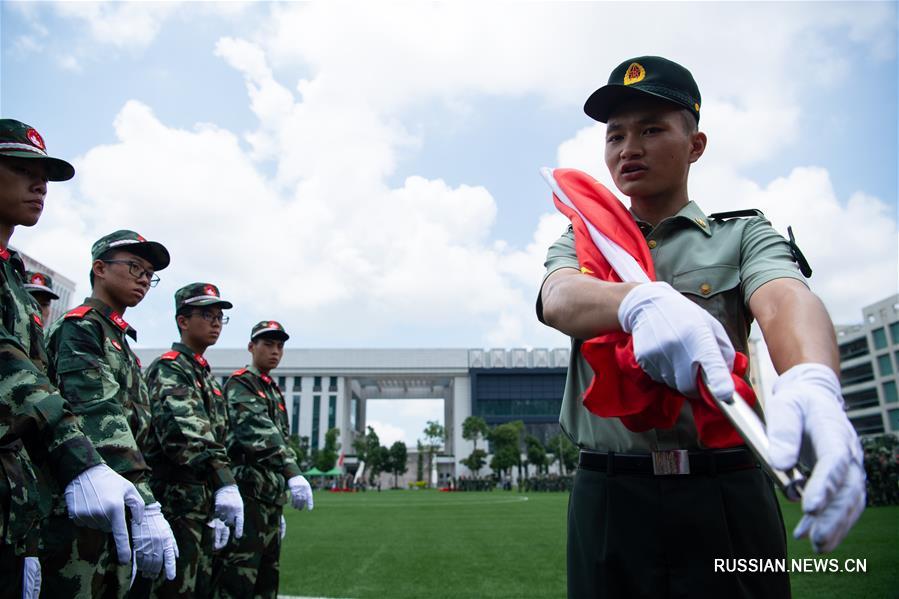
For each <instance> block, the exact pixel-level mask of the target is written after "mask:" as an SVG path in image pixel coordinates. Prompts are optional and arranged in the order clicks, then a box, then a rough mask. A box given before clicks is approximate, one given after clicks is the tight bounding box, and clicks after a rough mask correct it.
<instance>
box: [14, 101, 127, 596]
mask: <svg viewBox="0 0 899 599" xmlns="http://www.w3.org/2000/svg"><path fill="white" fill-rule="evenodd" d="M74 174H75V170H74V169H73V168H72V166H71V165H70V164H69V163H67V162H65V161H63V160H60V159H58V158H51V157H49V156H47V151H46V147H45V146H44V141H43V139H42V138H41V136H40V134H39V133H38V132H37V131H35V130H34V129H33V128H31V127H29V126H28V125H26V124H24V123H21V122H19V121H15V120H12V119H0V580H2V581H3V584H2V585H0V597H4V598H5V597H16V598H17V599H18V598H19V597H28V598H32V597H37V595H38V593H39V591H40V579H41V569H40V566H39V563H38V560H37V555H38V553H37V544H38V540H39V535H38V529H37V526H38V522H39V521H40V520H41V518H42V517H44V516H45V515H46V511H45V510H48V509H49V505H48V503H47V501H46V498H47V497H49V495H50V493H51V491H50V489H49V488H48V485H53V484H55V485H57V487H56V489H64V490H65V491H64V493H65V498H66V504H67V507H68V512H69V516H70V517H71V518H73V519H75V521H76V522H77V523H79V524H81V525H86V526H93V527H96V528H101V529H105V530H107V531H108V530H110V529H112V531H113V534H114V536H115V539H116V546H117V550H118V558H119V561H122V562H125V563H127V562H128V560H129V558H130V548H129V544H128V529H127V524H126V523H125V509H124V505H126V504H127V505H128V507H130V508H131V510H132V515H133V516H134V517H137V518H139V517H141V516H142V512H143V507H144V504H143V501H142V500H141V498H140V495H139V494H138V492H137V489H135V488H134V485H133V484H131V483H130V482H128V481H127V480H125V479H123V478H122V477H121V476H119V475H117V474H116V473H114V472H113V471H112V470H111V469H110V468H109V467H108V466H106V465H105V464H104V463H103V461H102V458H101V457H100V454H99V453H97V451H96V450H95V449H94V447H93V445H92V444H91V442H90V440H89V439H88V438H87V437H86V436H85V435H84V433H83V432H82V431H81V429H80V427H79V425H78V420H77V418H76V417H75V416H74V415H73V414H72V413H71V411H70V410H69V406H68V404H67V402H66V401H65V400H64V399H63V398H62V396H60V395H59V393H58V392H57V391H56V388H55V387H54V386H53V384H52V383H51V382H50V380H49V378H48V377H47V375H46V367H47V354H46V348H45V345H44V334H43V330H42V326H43V321H42V319H41V317H40V314H39V311H38V306H37V304H36V303H35V301H34V299H33V298H32V297H31V296H30V295H29V294H28V292H27V291H26V290H25V286H24V276H25V266H24V264H23V263H22V259H21V257H20V256H19V255H18V254H17V253H16V252H13V251H11V250H9V249H8V246H9V240H10V237H11V236H12V234H13V231H14V229H15V227H17V226H26V227H30V226H33V225H35V224H36V223H37V221H38V219H39V218H40V215H41V212H42V211H43V202H44V198H45V197H46V194H47V181H51V180H52V181H66V180H68V179H71V178H72V177H73V176H74ZM88 488H92V489H93V493H91V494H88V493H87V490H88Z"/></svg>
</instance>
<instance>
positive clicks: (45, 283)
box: [25, 271, 59, 326]
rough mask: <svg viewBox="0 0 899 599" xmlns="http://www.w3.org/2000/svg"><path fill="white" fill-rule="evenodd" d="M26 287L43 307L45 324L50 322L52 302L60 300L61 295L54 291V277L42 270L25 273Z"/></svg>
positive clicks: (42, 316) (42, 317)
mask: <svg viewBox="0 0 899 599" xmlns="http://www.w3.org/2000/svg"><path fill="white" fill-rule="evenodd" d="M25 289H27V290H28V293H30V294H31V297H33V298H34V300H35V301H36V302H37V304H38V306H40V308H41V320H43V321H44V325H47V326H48V325H49V324H50V302H52V301H53V300H58V299H59V296H58V295H56V292H55V291H53V279H51V278H50V275H48V274H45V273H42V272H31V271H28V272H27V273H25Z"/></svg>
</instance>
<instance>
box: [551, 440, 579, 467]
mask: <svg viewBox="0 0 899 599" xmlns="http://www.w3.org/2000/svg"><path fill="white" fill-rule="evenodd" d="M546 445H547V448H548V449H549V450H550V451H551V452H552V453H553V460H552V461H551V462H550V464H551V463H553V462H556V461H558V462H559V473H561V474H565V473H567V472H571V471H572V470H574V469H575V468H576V467H577V458H578V452H579V450H578V448H577V445H575V444H574V443H572V442H571V439H569V438H568V435H566V434H565V433H559V434H557V435H555V436H553V437H552V438H551V439H550V440H549V442H548V443H547V444H546Z"/></svg>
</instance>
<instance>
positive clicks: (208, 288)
mask: <svg viewBox="0 0 899 599" xmlns="http://www.w3.org/2000/svg"><path fill="white" fill-rule="evenodd" d="M203 293H205V294H206V295H214V296H215V297H218V296H219V290H218V289H216V288H215V286H214V285H206V287H204V288H203Z"/></svg>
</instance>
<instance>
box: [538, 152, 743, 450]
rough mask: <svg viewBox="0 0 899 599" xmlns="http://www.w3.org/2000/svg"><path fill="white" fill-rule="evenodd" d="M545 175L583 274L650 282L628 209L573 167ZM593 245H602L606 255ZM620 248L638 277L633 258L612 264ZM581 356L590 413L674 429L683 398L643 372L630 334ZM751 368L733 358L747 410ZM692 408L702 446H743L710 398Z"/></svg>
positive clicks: (645, 253) (605, 340)
mask: <svg viewBox="0 0 899 599" xmlns="http://www.w3.org/2000/svg"><path fill="white" fill-rule="evenodd" d="M544 176H546V177H547V181H548V182H549V183H550V186H551V187H552V188H553V202H554V203H555V205H556V207H557V208H558V209H559V211H560V212H562V213H563V214H564V215H565V216H567V217H568V218H569V220H571V224H572V229H573V231H574V238H575V250H576V252H577V258H578V263H579V264H580V266H581V272H583V273H584V274H588V275H592V276H595V277H597V278H600V279H602V280H605V281H614V282H621V281H622V278H621V276H619V271H621V270H624V271H626V272H629V275H630V276H629V277H628V278H627V280H629V281H644V280H655V269H654V267H653V263H652V256H651V254H650V253H649V249H648V247H647V244H646V239H645V238H644V237H643V234H642V233H641V232H640V229H639V228H638V227H637V224H636V222H635V221H634V218H633V216H631V214H630V212H629V211H628V210H627V208H625V207H624V205H623V204H622V203H621V202H620V201H618V199H617V198H616V197H615V196H614V195H613V194H612V193H611V192H610V191H609V190H608V189H606V188H605V187H604V186H603V185H602V184H600V183H599V182H598V181H596V180H595V179H593V178H592V177H590V176H589V175H587V174H586V173H583V172H581V171H578V170H575V169H555V170H553V171H551V173H547V172H545V173H544ZM560 195H561V196H562V197H561V198H560ZM591 228H592V231H593V232H594V235H591ZM596 233H598V235H596ZM608 242H612V243H611V244H609V243H608ZM597 244H602V246H603V247H604V248H605V252H606V253H604V251H603V250H602V249H600V247H598V245H597ZM615 246H618V247H617V248H616V247H615ZM620 250H624V251H625V252H626V253H627V254H628V255H629V256H630V258H632V259H633V260H635V261H636V265H637V266H639V269H640V270H642V273H640V272H639V271H637V272H635V270H636V269H635V268H634V267H633V266H630V265H631V264H632V261H631V260H629V259H626V260H624V261H622V260H616V259H615V252H616V251H618V252H620ZM613 264H614V266H613ZM616 268H617V269H618V270H616ZM628 268H630V270H628ZM581 354H582V355H583V356H584V359H585V360H586V361H587V363H588V364H589V365H590V367H591V368H592V369H593V372H594V376H593V381H592V382H591V383H590V386H589V387H588V388H587V390H586V391H585V392H584V396H583V402H584V406H585V407H586V408H587V409H588V410H589V411H590V412H592V413H594V414H596V415H597V416H601V417H603V418H615V417H617V418H620V419H621V422H622V423H623V424H624V425H625V426H626V427H627V428H628V429H629V430H631V431H634V432H643V431H647V430H650V429H653V428H661V429H665V428H671V427H672V426H674V424H675V422H677V417H678V415H679V414H680V412H681V408H682V407H683V403H684V400H685V399H687V398H685V397H684V396H683V395H681V394H680V393H678V392H677V391H676V390H674V389H671V388H670V387H668V386H667V385H664V384H661V383H657V382H655V381H653V380H652V379H650V378H649V377H648V376H647V375H646V373H645V372H643V369H641V368H640V365H639V364H637V359H636V357H635V356H634V347H633V340H632V338H631V336H630V335H628V334H627V333H623V332H617V333H610V334H608V335H600V336H598V337H594V338H593V339H588V340H586V341H584V343H583V344H582V345H581ZM748 363H749V361H748V359H747V358H746V356H744V355H743V354H740V353H738V354H737V357H736V359H735V360H734V371H733V375H732V377H733V379H734V385H735V386H736V388H737V391H738V392H739V393H740V394H741V395H742V396H743V398H744V399H746V401H747V403H748V404H749V405H750V406H752V405H754V404H755V401H756V399H755V394H754V393H753V391H752V388H751V387H750V386H749V385H748V384H747V383H746V381H745V380H743V378H742V377H743V375H744V374H745V373H746V367H747V366H748ZM690 403H691V407H692V409H693V417H694V421H695V423H696V429H697V432H698V434H699V438H700V440H701V441H702V443H703V445H705V446H706V447H711V448H722V447H733V446H735V445H742V444H743V440H742V438H741V437H740V435H739V434H738V433H737V431H736V430H734V428H733V427H732V426H731V424H730V422H728V421H727V418H726V417H725V416H724V415H723V414H722V413H721V411H720V410H719V409H718V408H717V406H715V404H714V401H713V400H711V399H710V398H708V397H705V398H700V399H696V400H690Z"/></svg>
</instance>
